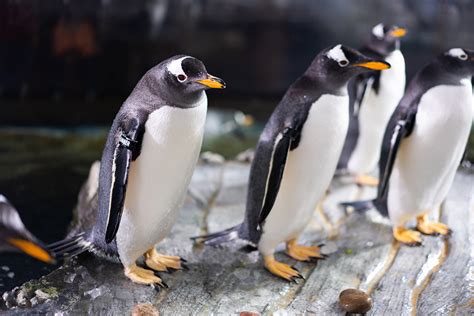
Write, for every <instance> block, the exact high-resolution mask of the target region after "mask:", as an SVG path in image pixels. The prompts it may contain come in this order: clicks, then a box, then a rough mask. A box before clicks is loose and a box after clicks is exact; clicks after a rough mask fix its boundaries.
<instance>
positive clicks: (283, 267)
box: [263, 255, 304, 282]
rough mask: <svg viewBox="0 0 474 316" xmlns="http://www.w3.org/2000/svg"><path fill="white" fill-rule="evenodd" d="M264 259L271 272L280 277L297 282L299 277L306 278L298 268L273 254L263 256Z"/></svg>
mask: <svg viewBox="0 0 474 316" xmlns="http://www.w3.org/2000/svg"><path fill="white" fill-rule="evenodd" d="M263 261H264V264H265V268H266V269H267V270H268V271H270V273H272V274H274V275H276V276H278V277H280V278H283V279H285V280H287V281H290V282H291V281H294V282H296V280H297V279H304V278H303V276H302V275H301V274H300V273H299V271H298V270H296V269H295V268H293V267H291V266H290V265H288V264H286V263H282V262H278V261H276V260H275V257H274V256H273V255H269V256H265V257H263Z"/></svg>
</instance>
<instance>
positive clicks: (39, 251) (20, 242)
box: [7, 238, 56, 264]
mask: <svg viewBox="0 0 474 316" xmlns="http://www.w3.org/2000/svg"><path fill="white" fill-rule="evenodd" d="M7 241H8V243H9V244H11V245H12V246H13V247H15V248H18V249H19V250H21V251H22V252H24V253H26V254H27V255H29V256H31V257H33V258H35V259H38V260H40V261H43V262H46V263H51V264H53V263H55V262H56V260H55V259H54V258H53V256H52V255H51V254H50V253H49V252H48V251H46V250H45V249H44V248H42V247H40V246H38V245H37V244H35V243H33V242H31V241H29V240H25V239H18V238H10V239H8V240H7Z"/></svg>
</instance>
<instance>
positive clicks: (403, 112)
mask: <svg viewBox="0 0 474 316" xmlns="http://www.w3.org/2000/svg"><path fill="white" fill-rule="evenodd" d="M416 112H417V107H416V106H415V107H408V108H403V107H399V109H398V111H397V110H396V111H395V112H394V113H393V115H392V118H391V119H390V122H389V124H388V127H387V129H386V131H385V135H384V139H383V144H382V152H381V156H380V165H379V167H380V184H379V187H378V197H379V198H386V196H387V192H388V181H389V179H390V176H391V174H392V170H393V165H394V163H395V158H396V157H397V153H398V149H399V148H400V144H401V143H402V140H403V139H404V138H406V137H408V136H410V134H411V132H412V131H413V128H414V127H415V121H416Z"/></svg>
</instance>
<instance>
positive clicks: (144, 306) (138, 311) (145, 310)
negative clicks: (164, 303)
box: [132, 303, 160, 316]
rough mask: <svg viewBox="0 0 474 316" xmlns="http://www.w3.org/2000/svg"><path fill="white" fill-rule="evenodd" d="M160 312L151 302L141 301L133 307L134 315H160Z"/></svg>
mask: <svg viewBox="0 0 474 316" xmlns="http://www.w3.org/2000/svg"><path fill="white" fill-rule="evenodd" d="M159 315H160V313H159V312H158V310H157V309H156V307H155V306H153V305H152V304H150V303H140V304H137V305H135V306H134V307H133V310H132V316H159Z"/></svg>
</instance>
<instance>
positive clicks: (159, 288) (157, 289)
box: [151, 283, 161, 293]
mask: <svg viewBox="0 0 474 316" xmlns="http://www.w3.org/2000/svg"><path fill="white" fill-rule="evenodd" d="M151 287H152V288H153V289H154V290H155V291H156V292H158V293H160V290H161V286H160V283H153V284H152V285H151Z"/></svg>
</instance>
